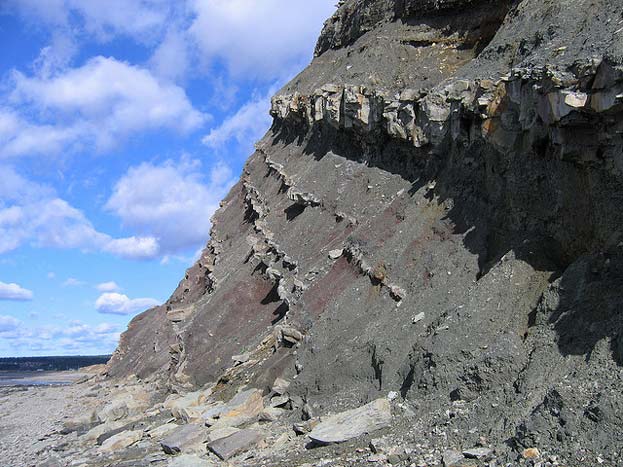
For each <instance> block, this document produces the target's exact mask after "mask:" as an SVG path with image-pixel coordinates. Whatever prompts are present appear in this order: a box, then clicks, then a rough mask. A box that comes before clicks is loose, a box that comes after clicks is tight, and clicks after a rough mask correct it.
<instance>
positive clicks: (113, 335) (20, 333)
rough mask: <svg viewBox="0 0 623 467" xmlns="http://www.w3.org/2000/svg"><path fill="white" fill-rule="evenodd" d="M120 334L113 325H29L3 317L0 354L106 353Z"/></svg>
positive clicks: (0, 332) (111, 348)
mask: <svg viewBox="0 0 623 467" xmlns="http://www.w3.org/2000/svg"><path fill="white" fill-rule="evenodd" d="M120 334H121V333H120V332H119V326H118V325H116V324H111V323H100V324H97V325H89V324H84V323H82V322H80V321H70V322H69V323H67V324H66V325H64V326H63V325H45V326H26V325H25V324H24V323H22V322H21V321H19V320H17V319H15V318H13V317H11V316H0V338H1V339H0V353H1V354H5V355H19V354H22V355H33V354H34V353H49V352H53V353H54V354H55V355H60V354H65V353H76V352H79V353H80V354H82V355H86V354H93V355H95V354H107V353H111V352H112V351H113V350H114V349H115V347H116V346H117V343H118V342H119V337H120Z"/></svg>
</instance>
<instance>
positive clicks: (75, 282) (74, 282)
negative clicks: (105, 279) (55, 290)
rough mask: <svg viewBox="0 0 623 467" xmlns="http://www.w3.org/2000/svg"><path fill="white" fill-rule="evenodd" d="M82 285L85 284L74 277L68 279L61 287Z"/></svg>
mask: <svg viewBox="0 0 623 467" xmlns="http://www.w3.org/2000/svg"><path fill="white" fill-rule="evenodd" d="M82 285H85V282H83V281H81V280H78V279H76V278H75V277H70V278H69V279H67V280H66V281H65V282H63V287H80V286H82Z"/></svg>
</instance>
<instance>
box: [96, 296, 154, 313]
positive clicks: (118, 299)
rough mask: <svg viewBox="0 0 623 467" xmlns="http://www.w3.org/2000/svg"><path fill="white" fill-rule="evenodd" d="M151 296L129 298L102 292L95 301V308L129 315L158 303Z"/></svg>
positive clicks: (103, 311) (105, 311) (100, 310)
mask: <svg viewBox="0 0 623 467" xmlns="http://www.w3.org/2000/svg"><path fill="white" fill-rule="evenodd" d="M159 304H160V302H158V300H154V299H153V298H135V299H130V298H129V297H128V296H127V295H123V294H120V293H115V292H110V293H103V294H102V295H100V296H99V297H98V299H97V300H96V301H95V308H96V309H97V311H98V312H99V313H104V314H111V315H131V314H134V313H136V312H139V311H144V310H146V309H148V308H152V307H154V306H157V305H159Z"/></svg>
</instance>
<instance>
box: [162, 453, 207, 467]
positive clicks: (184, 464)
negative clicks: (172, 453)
mask: <svg viewBox="0 0 623 467" xmlns="http://www.w3.org/2000/svg"><path fill="white" fill-rule="evenodd" d="M215 465H216V464H214V463H213V462H210V461H209V460H206V459H202V458H201V457H199V456H191V455H184V454H182V455H181V456H176V457H174V458H173V459H171V460H170V461H169V465H168V467H212V466H215Z"/></svg>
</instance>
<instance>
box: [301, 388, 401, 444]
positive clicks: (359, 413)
mask: <svg viewBox="0 0 623 467" xmlns="http://www.w3.org/2000/svg"><path fill="white" fill-rule="evenodd" d="M391 422H392V412H391V407H390V404H389V401H388V400H387V399H377V400H375V401H374V402H371V403H369V404H367V405H364V406H363V407H359V408H357V409H352V410H347V411H346V412H342V413H339V414H337V415H332V416H330V417H327V418H326V419H324V420H323V421H322V422H320V423H319V424H318V425H317V426H316V427H315V428H314V429H313V430H312V432H311V433H310V434H309V437H310V438H311V439H312V441H315V442H316V443H319V444H332V443H343V442H344V441H348V440H349V439H353V438H357V437H359V436H361V435H363V434H365V433H372V432H373V431H376V430H380V429H381V428H385V427H388V426H389V425H391Z"/></svg>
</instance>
